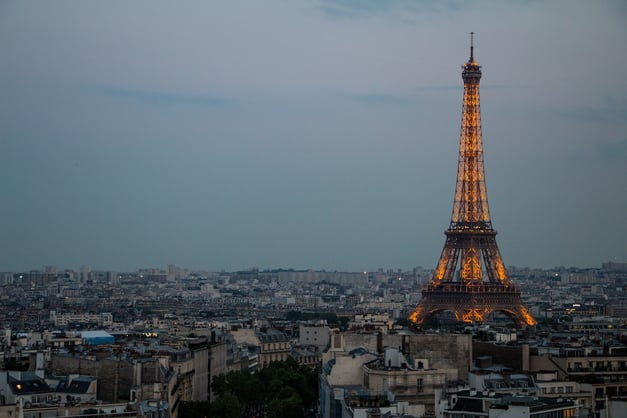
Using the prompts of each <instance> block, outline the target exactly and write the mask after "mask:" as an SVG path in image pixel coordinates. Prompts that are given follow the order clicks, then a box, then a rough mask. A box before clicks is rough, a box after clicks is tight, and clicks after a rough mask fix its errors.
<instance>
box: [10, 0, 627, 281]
mask: <svg viewBox="0 0 627 418" xmlns="http://www.w3.org/2000/svg"><path fill="white" fill-rule="evenodd" d="M471 31H474V32H475V33H476V35H475V58H476V59H477V61H478V62H479V63H480V64H481V65H482V66H483V67H482V70H483V77H482V81H481V111H482V128H483V143H484V151H485V154H484V156H485V167H486V179H487V180H486V182H487V188H488V198H489V202H490V210H491V215H492V223H493V226H494V227H495V229H496V230H497V231H498V233H499V234H498V235H497V243H498V245H499V248H500V250H501V253H502V256H503V260H504V262H505V264H506V265H508V266H511V265H515V266H519V267H522V266H529V267H541V268H549V267H554V266H560V265H563V266H567V267H568V266H576V267H600V265H601V263H603V262H606V261H620V262H627V2H625V1H623V0H616V1H594V2H592V1H583V0H582V1H572V0H562V1H559V0H558V1H554V0H551V1H548V0H547V1H542V0H529V1H516V2H515V1H461V0H460V1H456V0H446V1H437V0H423V1H420V0H415V1H411V0H385V1H384V0H318V1H315V0H310V1H304V0H267V1H252V0H251V1H240V0H228V1H226V0H225V1H197V2H195V1H183V2H165V1H164V2H160V1H128V2H127V1H39V2H35V1H7V0H5V1H2V2H0V60H1V61H0V62H1V64H0V191H1V192H2V203H1V204H0V271H21V270H30V269H40V268H42V267H43V266H44V265H49V264H52V265H57V266H59V267H60V268H77V267H79V266H81V265H88V266H91V267H92V268H93V269H108V270H117V271H128V270H136V269H137V268H143V267H161V268H163V267H165V266H166V264H169V263H173V264H176V265H179V266H183V267H188V268H192V269H205V270H221V269H225V270H235V269H246V268H250V267H258V268H261V269H265V268H280V267H283V268H296V269H307V268H311V269H327V270H348V271H361V270H373V269H377V268H379V267H382V268H403V269H410V268H412V267H414V266H422V267H425V268H434V267H435V265H436V263H437V261H438V257H439V255H440V252H441V251H442V248H443V245H444V240H445V236H444V231H445V230H446V228H447V227H448V225H449V222H450V217H451V210H452V207H453V195H454V187H455V177H456V170H457V152H458V146H459V134H460V121H461V110H462V93H463V84H462V80H461V64H463V63H464V62H466V61H467V60H468V56H469V41H470V36H469V33H470V32H471Z"/></svg>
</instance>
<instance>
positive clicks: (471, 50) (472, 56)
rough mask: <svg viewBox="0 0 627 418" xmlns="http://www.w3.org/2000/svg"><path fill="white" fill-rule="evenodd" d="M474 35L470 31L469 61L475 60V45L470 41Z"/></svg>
mask: <svg viewBox="0 0 627 418" xmlns="http://www.w3.org/2000/svg"><path fill="white" fill-rule="evenodd" d="M474 35H475V33H474V32H470V62H472V61H474V60H475V56H474V55H475V54H474V50H475V47H474V45H473V42H472V40H473V37H474Z"/></svg>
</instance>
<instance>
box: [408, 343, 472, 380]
mask: <svg viewBox="0 0 627 418" xmlns="http://www.w3.org/2000/svg"><path fill="white" fill-rule="evenodd" d="M399 346H401V345H400V344H399ZM402 346H403V347H404V348H403V352H404V353H405V355H406V356H407V357H408V358H413V359H427V360H428V362H429V368H432V369H438V370H440V371H445V372H446V373H447V379H449V380H457V379H462V380H466V379H467V376H468V371H469V370H470V368H471V366H472V358H473V351H472V336H471V335H470V334H450V335H437V334H417V335H407V336H404V339H403V341H402Z"/></svg>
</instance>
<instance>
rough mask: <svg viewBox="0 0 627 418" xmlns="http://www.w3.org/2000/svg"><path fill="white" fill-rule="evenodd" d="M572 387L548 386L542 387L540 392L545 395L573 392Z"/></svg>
mask: <svg viewBox="0 0 627 418" xmlns="http://www.w3.org/2000/svg"><path fill="white" fill-rule="evenodd" d="M573 391H574V387H573V386H571V385H567V386H557V387H555V386H551V387H550V388H542V394H543V395H546V394H547V393H573Z"/></svg>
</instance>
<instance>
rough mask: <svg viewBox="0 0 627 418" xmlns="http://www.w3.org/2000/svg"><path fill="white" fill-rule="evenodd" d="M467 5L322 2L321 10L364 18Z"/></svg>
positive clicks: (414, 0) (398, 0)
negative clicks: (374, 15) (373, 15)
mask: <svg viewBox="0 0 627 418" xmlns="http://www.w3.org/2000/svg"><path fill="white" fill-rule="evenodd" d="M464 4H465V2H464V1H462V0H447V1H438V0H385V1H381V0H321V1H320V4H319V8H320V10H322V11H323V12H324V13H325V14H327V15H329V16H334V17H363V16H367V15H372V14H389V13H394V12H399V11H400V12H407V11H413V12H441V11H443V10H458V9H461V8H462V7H463V5H464Z"/></svg>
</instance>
